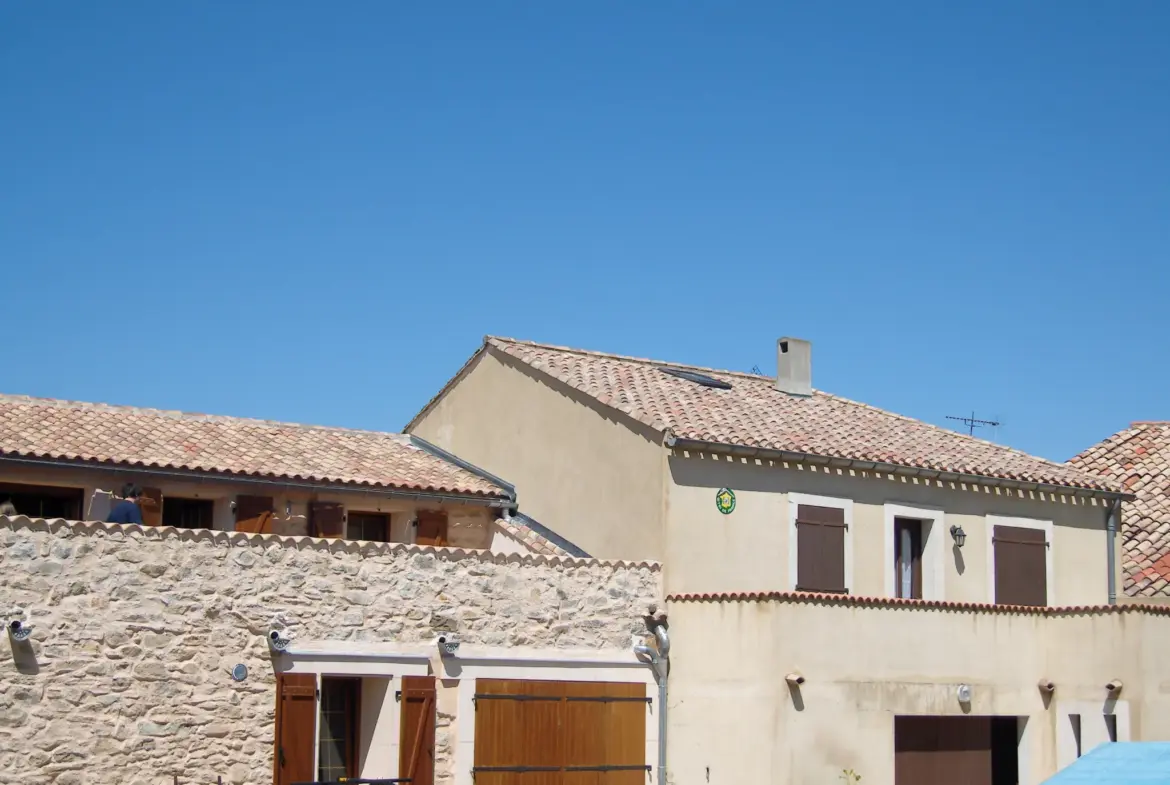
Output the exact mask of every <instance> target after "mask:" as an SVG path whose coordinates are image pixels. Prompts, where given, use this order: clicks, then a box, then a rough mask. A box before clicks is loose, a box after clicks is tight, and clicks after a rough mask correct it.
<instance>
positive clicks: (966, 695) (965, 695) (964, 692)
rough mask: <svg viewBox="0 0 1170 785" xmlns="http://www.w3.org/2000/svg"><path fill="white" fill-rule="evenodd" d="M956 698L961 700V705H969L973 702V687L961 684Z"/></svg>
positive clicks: (956, 692) (956, 691)
mask: <svg viewBox="0 0 1170 785" xmlns="http://www.w3.org/2000/svg"><path fill="white" fill-rule="evenodd" d="M955 697H957V698H958V699H959V703H963V704H967V703H970V702H971V685H970V684H960V685H959V689H957V690H955Z"/></svg>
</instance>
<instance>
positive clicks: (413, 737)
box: [398, 676, 436, 785]
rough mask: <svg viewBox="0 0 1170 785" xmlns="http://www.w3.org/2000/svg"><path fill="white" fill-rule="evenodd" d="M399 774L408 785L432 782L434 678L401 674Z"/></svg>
mask: <svg viewBox="0 0 1170 785" xmlns="http://www.w3.org/2000/svg"><path fill="white" fill-rule="evenodd" d="M400 698H401V700H402V721H401V723H400V726H401V729H402V732H401V737H400V739H399V747H398V749H399V753H398V755H399V757H398V776H399V777H400V778H403V779H409V780H410V782H411V785H433V783H434V781H435V717H436V711H435V677H434V676H403V677H402V694H401V696H400Z"/></svg>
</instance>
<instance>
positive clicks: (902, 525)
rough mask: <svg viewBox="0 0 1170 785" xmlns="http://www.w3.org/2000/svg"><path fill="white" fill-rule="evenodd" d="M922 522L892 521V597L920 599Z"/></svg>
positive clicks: (911, 520)
mask: <svg viewBox="0 0 1170 785" xmlns="http://www.w3.org/2000/svg"><path fill="white" fill-rule="evenodd" d="M922 528H923V527H922V521H919V520H914V519H911V518H895V519H894V596H895V597H898V598H900V599H903V600H921V599H922Z"/></svg>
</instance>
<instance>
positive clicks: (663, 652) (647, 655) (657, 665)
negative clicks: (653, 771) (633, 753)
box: [634, 620, 670, 785]
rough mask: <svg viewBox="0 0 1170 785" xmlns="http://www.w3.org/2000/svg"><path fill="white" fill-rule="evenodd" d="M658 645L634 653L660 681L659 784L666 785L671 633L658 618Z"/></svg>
mask: <svg viewBox="0 0 1170 785" xmlns="http://www.w3.org/2000/svg"><path fill="white" fill-rule="evenodd" d="M654 640H655V642H656V643H657V646H655V647H654V648H650V647H649V646H645V645H638V646H635V647H634V653H635V654H637V655H638V656H640V657H642V658H644V659H645V660H647V661H648V662H649V663H650V665H651V667H653V668H654V675H655V676H656V677H657V681H658V785H666V677H667V674H668V673H669V672H670V633H669V632H668V631H667V629H666V622H665V621H663V620H658V621H657V623H656V624H655V626H654Z"/></svg>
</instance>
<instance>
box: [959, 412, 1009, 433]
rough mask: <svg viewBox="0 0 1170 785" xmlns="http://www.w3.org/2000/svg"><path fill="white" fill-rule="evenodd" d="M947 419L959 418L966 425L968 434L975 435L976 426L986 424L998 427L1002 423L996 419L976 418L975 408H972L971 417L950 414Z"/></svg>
mask: <svg viewBox="0 0 1170 785" xmlns="http://www.w3.org/2000/svg"><path fill="white" fill-rule="evenodd" d="M947 419H948V420H958V421H959V422H961V423H963V424H964V425H966V426H967V435H968V436H974V435H975V429H976V428H983V427H985V426H986V427H989V428H998V427H999V425H1000V423H999V422H998V421H996V420H976V419H975V412H974V410H972V412H971V416H970V417H954V416H952V415H950V414H948V415H947Z"/></svg>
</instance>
